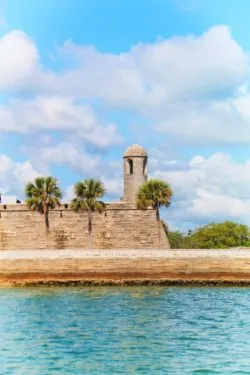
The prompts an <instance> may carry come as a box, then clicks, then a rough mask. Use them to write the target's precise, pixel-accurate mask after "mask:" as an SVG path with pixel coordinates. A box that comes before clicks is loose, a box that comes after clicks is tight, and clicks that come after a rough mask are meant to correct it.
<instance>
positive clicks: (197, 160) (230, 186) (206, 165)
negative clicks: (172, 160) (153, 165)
mask: <svg viewBox="0 0 250 375" xmlns="http://www.w3.org/2000/svg"><path fill="white" fill-rule="evenodd" d="M153 175H154V176H155V177H159V178H162V179H164V180H166V181H168V182H169V183H170V184H171V186H172V187H173V191H174V193H175V196H174V201H173V205H172V207H171V209H170V210H169V213H168V214H167V216H168V218H169V220H170V221H172V222H174V223H175V225H176V222H181V221H182V222H183V221H186V222H192V223H196V224H199V223H207V222H209V221H211V220H214V219H215V220H226V219H234V220H238V221H244V222H246V223H248V224H250V215H249V212H250V211H249V209H250V198H249V186H250V160H247V161H245V162H241V163H240V162H235V161H233V160H232V158H231V157H230V156H229V155H227V154H224V153H215V154H213V155H211V156H210V157H208V158H204V157H203V156H201V155H196V156H194V157H193V158H191V159H190V160H189V162H188V163H187V165H186V168H185V169H182V170H178V169H177V170H170V171H169V170H167V169H165V170H160V169H157V170H155V171H154V173H153Z"/></svg>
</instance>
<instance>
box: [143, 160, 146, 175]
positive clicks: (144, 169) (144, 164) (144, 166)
mask: <svg viewBox="0 0 250 375" xmlns="http://www.w3.org/2000/svg"><path fill="white" fill-rule="evenodd" d="M146 174H147V159H144V160H143V175H144V176H145V175H146Z"/></svg>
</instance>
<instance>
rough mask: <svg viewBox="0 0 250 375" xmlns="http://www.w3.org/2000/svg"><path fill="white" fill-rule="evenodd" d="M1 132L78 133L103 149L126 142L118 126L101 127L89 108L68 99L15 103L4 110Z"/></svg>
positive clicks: (2, 112)
mask: <svg viewBox="0 0 250 375" xmlns="http://www.w3.org/2000/svg"><path fill="white" fill-rule="evenodd" d="M0 130H1V131H3V132H15V133H23V134H27V133H30V132H36V131H41V130H43V131H51V130H57V131H67V132H71V133H73V132H74V133H75V134H77V135H78V136H79V137H80V138H81V139H82V140H85V141H86V142H89V143H92V144H94V145H96V146H98V147H101V148H102V147H104V148H105V147H108V146H110V145H112V144H119V143H120V142H122V137H121V135H120V134H119V131H118V129H117V126H116V125H115V124H113V123H108V124H101V123H100V121H99V119H98V117H97V116H96V114H95V113H94V111H93V109H92V108H91V107H90V106H89V105H87V104H86V105H85V104H77V103H76V102H75V101H74V99H72V98H66V97H50V96H46V97H44V96H42V97H37V98H35V99H33V100H29V101H26V100H17V99H15V100H11V101H10V102H9V103H7V104H5V105H2V106H1V107H0Z"/></svg>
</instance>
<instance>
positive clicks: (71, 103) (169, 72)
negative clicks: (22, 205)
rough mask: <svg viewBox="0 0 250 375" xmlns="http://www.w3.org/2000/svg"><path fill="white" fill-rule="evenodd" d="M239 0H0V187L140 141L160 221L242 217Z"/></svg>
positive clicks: (244, 130)
mask: <svg viewBox="0 0 250 375" xmlns="http://www.w3.org/2000/svg"><path fill="white" fill-rule="evenodd" d="M249 11H250V3H249V1H247V0H240V1H237V0H217V1H215V0H210V1H207V0H144V1H141V0H137V1H136V2H134V1H132V0H127V1H122V0H120V1H118V0H53V1H51V0H43V1H33V0H6V1H4V0H2V1H1V0H0V56H1V59H0V147H1V149H0V172H1V173H0V189H1V191H2V192H3V195H4V196H5V197H6V199H7V197H9V196H18V197H21V198H22V199H23V186H24V184H25V183H26V182H27V181H29V180H30V179H33V178H34V177H35V176H36V175H38V174H53V175H55V176H56V177H57V178H58V179H59V181H60V184H61V186H62V188H63V191H64V196H65V200H67V199H70V198H71V196H72V185H73V183H74V182H75V181H76V180H78V179H80V178H86V177H99V178H102V179H103V181H104V183H105V184H106V187H107V190H108V197H107V198H108V199H111V200H117V199H119V197H120V196H121V195H122V168H121V158H122V154H123V152H124V150H125V149H126V147H127V146H129V145H130V144H133V143H140V144H142V145H144V146H145V147H146V148H147V150H148V152H149V156H150V176H151V177H160V178H162V179H165V180H166V181H168V182H169V183H170V184H171V185H172V186H173V190H174V193H175V194H174V200H173V204H172V206H171V208H170V209H169V210H165V211H163V212H162V215H163V217H164V218H165V219H166V220H167V221H168V223H169V225H170V227H171V228H173V229H175V228H179V229H181V230H186V229H188V228H190V227H193V226H197V225H200V224H204V223H207V222H210V221H221V220H227V219H228V220H237V221H239V222H244V223H247V224H250V215H249V212H250V198H249V194H248V191H249V187H250V147H249V144H250V92H249V52H248V51H249V47H250V46H249V44H250V42H249V37H248V34H249V31H250V30H249V28H250V26H249V17H248V14H249Z"/></svg>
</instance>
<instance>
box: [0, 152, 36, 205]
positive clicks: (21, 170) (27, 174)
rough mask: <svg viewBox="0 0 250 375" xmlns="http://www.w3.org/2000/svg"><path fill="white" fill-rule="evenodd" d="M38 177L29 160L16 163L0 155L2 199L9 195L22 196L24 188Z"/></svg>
mask: <svg viewBox="0 0 250 375" xmlns="http://www.w3.org/2000/svg"><path fill="white" fill-rule="evenodd" d="M38 175H40V174H39V172H38V171H37V170H36V169H35V168H34V167H33V165H32V163H31V162H30V161H29V160H26V161H24V162H18V161H14V160H12V159H11V158H9V157H8V156H7V155H4V154H0V192H1V193H2V196H3V198H4V197H6V196H9V195H15V196H19V197H20V196H23V192H24V186H25V185H26V184H27V183H28V182H29V181H31V180H33V179H34V178H35V177H37V176H38Z"/></svg>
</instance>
